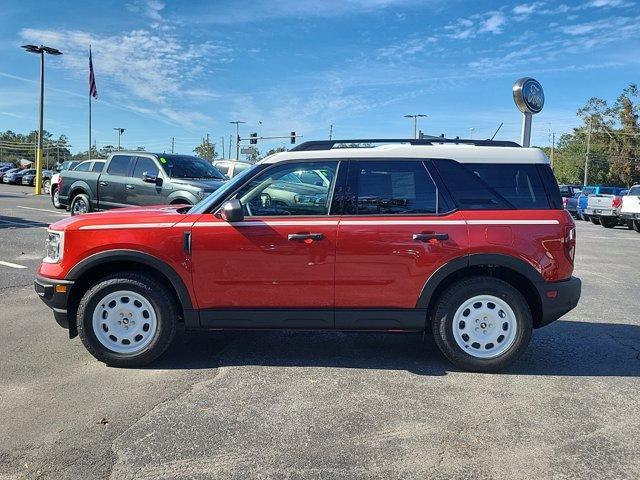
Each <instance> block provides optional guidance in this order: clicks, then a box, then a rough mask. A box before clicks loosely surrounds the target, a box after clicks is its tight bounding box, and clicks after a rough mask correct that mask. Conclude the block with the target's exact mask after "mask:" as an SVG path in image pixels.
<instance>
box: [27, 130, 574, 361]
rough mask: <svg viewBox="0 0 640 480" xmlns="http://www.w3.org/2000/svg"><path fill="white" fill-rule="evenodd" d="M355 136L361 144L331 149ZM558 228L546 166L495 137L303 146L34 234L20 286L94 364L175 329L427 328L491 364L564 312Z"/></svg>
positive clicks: (141, 353)
mask: <svg viewBox="0 0 640 480" xmlns="http://www.w3.org/2000/svg"><path fill="white" fill-rule="evenodd" d="M357 142H376V143H380V144H381V145H380V146H377V147H366V148H337V147H340V145H341V144H346V143H349V144H351V143H357ZM574 252H575V227H574V223H573V219H572V218H571V216H570V215H569V214H568V213H567V212H566V211H565V210H564V209H563V208H562V199H561V197H560V192H559V190H558V185H557V183H556V181H555V178H554V176H553V173H552V171H551V169H550V168H549V162H548V159H547V157H546V156H545V155H544V153H543V152H541V151H540V150H538V149H533V148H521V147H519V146H518V145H517V144H515V143H511V142H492V141H477V140H449V139H444V138H437V139H429V140H349V141H329V142H326V141H319V142H307V143H304V144H302V145H300V146H298V147H296V148H294V149H293V150H291V151H288V152H282V153H277V154H274V155H271V156H269V157H267V158H265V159H264V160H263V161H261V162H260V163H258V164H256V165H255V166H253V167H251V168H249V169H247V170H245V171H243V172H242V173H240V174H239V175H238V176H236V177H234V178H233V179H232V180H230V181H229V182H227V183H225V184H224V185H223V186H222V187H220V188H219V189H218V190H216V191H215V192H214V193H213V194H211V195H210V196H209V197H208V198H206V199H204V200H203V201H201V202H200V203H198V204H197V205H194V206H193V207H187V206H158V207H146V208H125V209H118V210H112V211H109V212H104V213H95V214H86V215H80V216H76V217H72V218H66V219H64V220H62V221H60V222H57V223H55V224H53V225H51V227H50V229H49V230H48V240H47V256H46V258H45V259H44V261H43V263H42V265H41V266H40V268H39V270H38V274H37V278H36V281H35V288H36V291H37V293H38V294H39V295H40V297H41V298H42V299H43V301H44V302H45V303H46V304H47V305H49V306H50V307H51V308H52V309H53V311H54V316H55V319H56V321H57V322H58V323H59V324H60V325H61V326H63V327H64V328H67V329H68V330H69V336H70V337H71V338H73V337H75V336H76V335H79V336H80V338H81V339H82V342H83V343H84V345H85V346H86V348H87V349H88V350H89V352H90V353H91V354H92V355H94V356H95V357H96V358H97V359H99V360H101V361H103V362H105V363H107V364H109V365H114V366H139V365H144V364H146V363H149V362H151V361H152V360H154V359H156V358H157V357H158V356H159V355H161V354H162V353H163V352H164V351H165V349H166V348H167V347H168V345H169V344H170V342H171V340H172V339H173V337H174V334H175V332H176V330H177V328H178V327H183V328H186V329H187V330H194V329H215V330H220V329H274V328H278V329H280V328H282V329H309V330H311V329H339V330H381V331H389V332H398V331H414V332H424V331H425V330H428V331H430V332H433V335H434V337H435V340H436V343H437V345H438V347H439V348H440V349H441V350H442V353H443V354H444V355H445V356H446V357H447V358H448V359H449V360H450V361H451V362H453V363H454V364H455V365H457V366H458V367H461V368H463V369H467V370H474V371H496V370H499V369H501V368H503V367H505V366H506V365H508V364H509V363H511V362H512V361H514V360H515V359H516V358H517V357H518V356H519V355H520V354H521V353H522V352H523V351H524V350H525V348H526V347H527V344H528V343H529V340H530V338H531V332H532V329H534V328H539V327H542V326H544V325H547V324H548V323H550V322H552V321H554V320H556V319H557V318H559V317H560V316H562V315H564V314H565V313H566V312H568V311H569V310H571V309H572V308H574V307H575V306H576V304H577V303H578V299H579V297H580V288H581V285H580V280H579V279H577V278H574V277H572V276H571V275H572V272H573V260H574Z"/></svg>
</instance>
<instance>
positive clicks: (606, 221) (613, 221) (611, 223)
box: [600, 217, 618, 228]
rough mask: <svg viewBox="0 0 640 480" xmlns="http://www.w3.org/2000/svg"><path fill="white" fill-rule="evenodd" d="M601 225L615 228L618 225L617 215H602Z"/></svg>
mask: <svg viewBox="0 0 640 480" xmlns="http://www.w3.org/2000/svg"><path fill="white" fill-rule="evenodd" d="M600 225H602V226H603V227H604V228H613V227H615V226H616V225H618V219H617V218H615V217H601V218H600Z"/></svg>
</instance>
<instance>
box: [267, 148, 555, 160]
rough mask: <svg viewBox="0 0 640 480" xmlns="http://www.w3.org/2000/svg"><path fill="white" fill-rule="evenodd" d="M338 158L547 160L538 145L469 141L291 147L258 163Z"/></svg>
mask: <svg viewBox="0 0 640 480" xmlns="http://www.w3.org/2000/svg"><path fill="white" fill-rule="evenodd" d="M314 158H318V159H338V158H387V159H393V158H397V159H402V158H446V159H451V160H456V161H458V162H461V163H544V164H548V163H549V159H548V158H547V156H546V155H545V154H544V152H543V151H542V150H540V149H538V148H522V147H515V146H477V145H469V144H455V143H444V144H438V143H433V144H432V145H410V144H408V143H400V144H399V143H393V144H386V145H385V144H383V145H380V146H376V147H366V148H329V149H324V150H291V151H289V152H279V153H274V154H273V155H269V156H268V157H266V158H264V159H263V160H262V161H261V162H260V163H268V164H271V163H278V162H283V161H286V160H304V159H314Z"/></svg>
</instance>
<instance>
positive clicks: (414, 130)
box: [404, 113, 426, 138]
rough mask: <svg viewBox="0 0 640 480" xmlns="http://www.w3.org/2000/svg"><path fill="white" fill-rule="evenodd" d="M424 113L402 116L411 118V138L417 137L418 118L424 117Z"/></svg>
mask: <svg viewBox="0 0 640 480" xmlns="http://www.w3.org/2000/svg"><path fill="white" fill-rule="evenodd" d="M424 117H426V115H425V114H424V113H414V114H407V115H405V116H404V118H413V138H418V118H424Z"/></svg>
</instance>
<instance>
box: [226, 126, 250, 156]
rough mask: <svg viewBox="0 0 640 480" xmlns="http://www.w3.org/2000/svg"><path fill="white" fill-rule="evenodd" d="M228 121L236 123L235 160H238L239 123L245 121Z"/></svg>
mask: <svg viewBox="0 0 640 480" xmlns="http://www.w3.org/2000/svg"><path fill="white" fill-rule="evenodd" d="M229 123H231V124H235V125H236V160H240V124H241V123H247V122H243V121H242V120H234V121H233V122H229Z"/></svg>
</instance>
